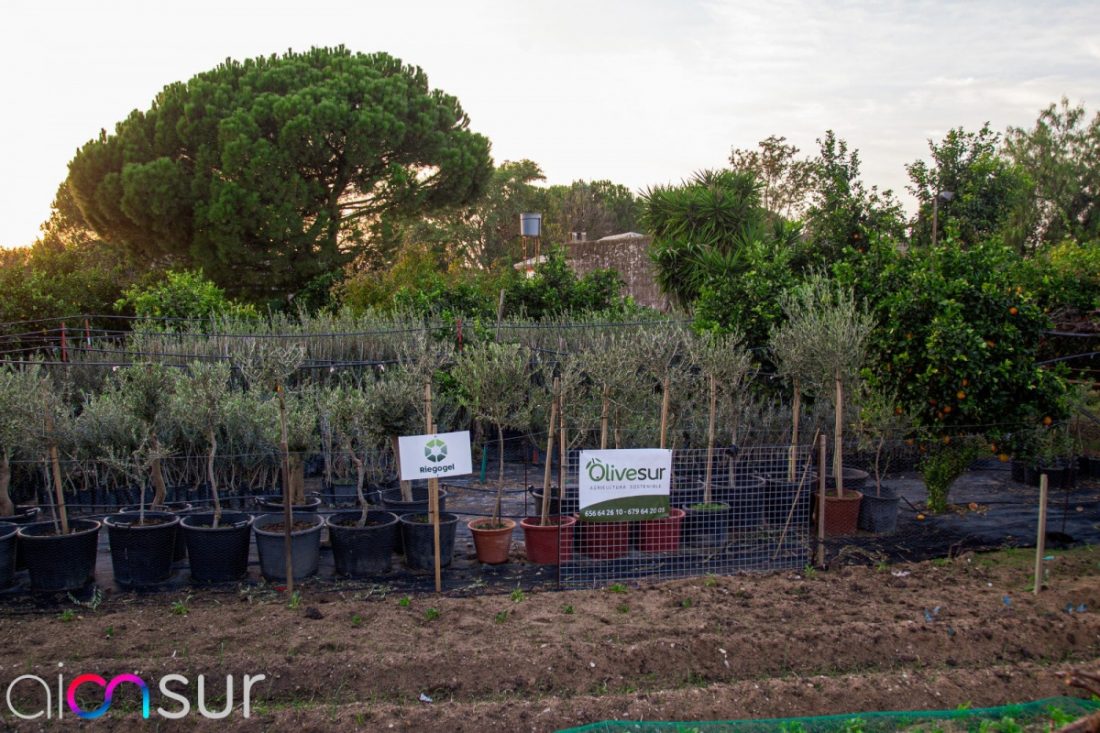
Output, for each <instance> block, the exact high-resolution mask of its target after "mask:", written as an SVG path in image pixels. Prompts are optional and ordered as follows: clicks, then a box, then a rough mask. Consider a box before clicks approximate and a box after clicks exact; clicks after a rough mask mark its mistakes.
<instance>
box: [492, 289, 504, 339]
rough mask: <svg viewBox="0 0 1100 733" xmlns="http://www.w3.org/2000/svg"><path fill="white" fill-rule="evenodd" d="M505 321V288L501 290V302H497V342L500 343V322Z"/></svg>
mask: <svg viewBox="0 0 1100 733" xmlns="http://www.w3.org/2000/svg"><path fill="white" fill-rule="evenodd" d="M502 320H504V288H501V289H500V300H498V301H497V330H496V335H495V336H494V340H495V341H500V322H501V321H502Z"/></svg>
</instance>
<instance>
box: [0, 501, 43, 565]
mask: <svg viewBox="0 0 1100 733" xmlns="http://www.w3.org/2000/svg"><path fill="white" fill-rule="evenodd" d="M40 513H41V509H40V508H39V507H36V506H22V507H20V506H17V507H16V508H15V514H9V515H8V516H6V517H0V522H9V523H11V524H16V525H19V526H22V525H24V524H33V523H34V522H37V521H38V515H39V514H40ZM26 569H27V563H26V561H25V560H24V559H23V553H22V552H20V550H19V542H18V541H16V543H15V572H19V571H20V570H26Z"/></svg>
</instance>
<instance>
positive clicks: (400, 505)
mask: <svg viewBox="0 0 1100 733" xmlns="http://www.w3.org/2000/svg"><path fill="white" fill-rule="evenodd" d="M381 495H382V508H383V509H385V510H386V511H387V512H393V513H394V514H396V515H397V516H399V517H400V516H401V515H403V514H427V513H428V512H429V511H431V508H430V507H429V506H428V487H427V486H414V487H413V489H412V496H413V500H412V501H405V500H404V499H402V498H401V488H400V487H398V488H396V489H386V490H385V491H383V492H382V494H381ZM445 511H447V492H446V491H444V490H443V489H440V490H439V513H440V514H441V515H442V514H443V512H445ZM394 552H397V553H399V554H404V553H405V535H404V534H403V533H401V532H398V533H397V546H396V547H395V548H394Z"/></svg>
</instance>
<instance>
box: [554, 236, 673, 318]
mask: <svg viewBox="0 0 1100 733" xmlns="http://www.w3.org/2000/svg"><path fill="white" fill-rule="evenodd" d="M651 242H652V238H651V237H648V236H646V235H644V234H637V233H634V232H627V233H626V234H614V235H612V236H610V237H604V238H602V239H595V240H583V241H579V242H569V243H568V248H569V249H568V252H569V265H570V267H572V268H573V271H574V272H575V273H577V275H578V276H584V275H587V274H588V273H589V272H591V271H592V270H598V269H607V268H610V269H613V270H617V271H618V273H619V275H621V276H622V278H623V280H624V281H625V282H626V286H625V288H624V290H625V292H626V294H627V295H630V296H631V297H633V298H634V300H635V301H636V302H637V303H638V304H640V305H645V306H649V307H650V308H656V309H658V310H662V311H667V310H669V307H670V304H669V299H668V297H667V296H665V295H664V294H662V293H661V290H660V288H658V287H657V278H656V273H655V271H654V268H653V263H652V262H651V261H650V259H649V245H650V243H651Z"/></svg>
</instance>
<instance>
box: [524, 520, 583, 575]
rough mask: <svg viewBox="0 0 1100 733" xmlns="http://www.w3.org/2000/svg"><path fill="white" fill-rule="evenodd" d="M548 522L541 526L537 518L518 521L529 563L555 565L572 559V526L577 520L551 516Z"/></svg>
mask: <svg viewBox="0 0 1100 733" xmlns="http://www.w3.org/2000/svg"><path fill="white" fill-rule="evenodd" d="M550 522H551V524H547V525H545V526H543V525H542V520H541V518H539V517H527V518H526V519H523V520H521V521H520V523H519V525H520V526H521V527H523V544H524V546H525V547H526V548H527V560H528V561H529V562H533V563H538V564H539V565H557V564H558V563H559V562H568V561H569V560H570V559H571V558H572V557H573V525H575V524H576V523H577V518H576V517H572V516H567V517H560V516H551V517H550Z"/></svg>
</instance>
